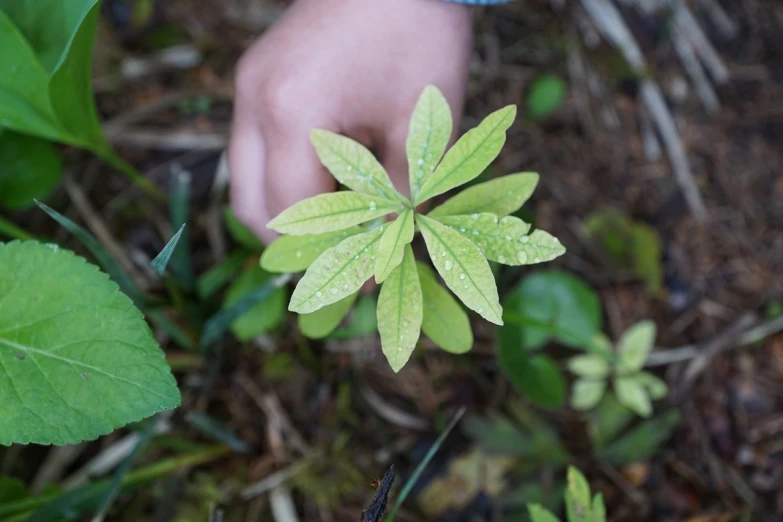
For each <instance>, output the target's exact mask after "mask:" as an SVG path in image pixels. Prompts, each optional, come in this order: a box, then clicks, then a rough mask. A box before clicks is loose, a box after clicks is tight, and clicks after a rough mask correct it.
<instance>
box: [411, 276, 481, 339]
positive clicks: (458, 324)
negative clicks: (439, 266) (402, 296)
mask: <svg viewBox="0 0 783 522" xmlns="http://www.w3.org/2000/svg"><path fill="white" fill-rule="evenodd" d="M417 268H418V270H419V282H421V293H422V298H423V300H424V318H423V320H422V323H421V331H422V332H423V333H424V335H426V336H427V337H429V338H430V339H432V341H433V342H434V343H435V344H437V345H438V346H440V347H441V348H443V349H444V350H446V351H447V352H451V353H465V352H468V351H470V349H471V347H472V346H473V331H472V330H471V328H470V319H469V318H468V314H466V313H465V310H464V309H463V308H462V306H460V304H459V303H458V302H457V301H456V300H455V299H454V298H453V297H452V296H451V294H450V293H449V291H448V290H446V289H445V288H443V287H442V286H441V285H440V283H438V281H437V279H436V278H435V273H434V272H433V271H432V269H431V268H430V267H429V266H427V265H425V264H424V263H418V264H417Z"/></svg>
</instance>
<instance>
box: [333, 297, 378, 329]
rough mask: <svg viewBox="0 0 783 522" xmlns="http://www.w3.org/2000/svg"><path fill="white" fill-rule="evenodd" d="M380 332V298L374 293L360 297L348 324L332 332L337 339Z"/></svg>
mask: <svg viewBox="0 0 783 522" xmlns="http://www.w3.org/2000/svg"><path fill="white" fill-rule="evenodd" d="M377 333H378V300H377V299H376V297H375V296H374V295H373V294H367V295H363V296H361V297H360V298H359V300H358V301H357V303H356V306H355V307H354V309H353V311H352V312H351V315H350V319H349V321H348V326H347V327H345V328H342V329H340V330H337V331H335V332H334V334H332V337H333V338H335V339H354V338H357V337H367V336H369V335H372V336H373V337H374V336H375V335H376V334H377Z"/></svg>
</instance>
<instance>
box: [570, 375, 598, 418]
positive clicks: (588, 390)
mask: <svg viewBox="0 0 783 522" xmlns="http://www.w3.org/2000/svg"><path fill="white" fill-rule="evenodd" d="M605 391H606V380H604V379H590V378H582V379H577V380H576V381H574V385H573V390H572V391H571V407H572V408H574V409H575V410H580V411H588V410H592V409H593V408H595V407H596V406H598V403H599V402H601V398H603V396H604V392H605Z"/></svg>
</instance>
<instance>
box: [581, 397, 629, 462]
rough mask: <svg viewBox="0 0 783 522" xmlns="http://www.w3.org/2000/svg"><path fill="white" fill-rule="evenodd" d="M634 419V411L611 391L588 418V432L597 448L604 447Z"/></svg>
mask: <svg viewBox="0 0 783 522" xmlns="http://www.w3.org/2000/svg"><path fill="white" fill-rule="evenodd" d="M633 419H634V415H633V412H631V410H629V409H628V408H626V407H625V406H623V405H622V404H620V403H619V402H617V399H616V398H615V397H614V395H612V394H611V393H607V394H605V395H604V399H603V400H602V401H601V403H600V404H599V405H598V408H596V409H595V410H594V411H593V412H591V413H590V418H589V419H588V432H589V434H590V440H591V441H592V443H593V447H594V448H595V449H600V448H603V447H604V446H605V445H606V444H607V443H608V442H609V441H611V440H612V439H614V438H615V437H616V436H617V435H618V434H619V433H620V432H621V431H623V430H624V429H625V428H626V427H627V426H628V424H630V423H631V421H632V420H633Z"/></svg>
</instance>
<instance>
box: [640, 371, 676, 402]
mask: <svg viewBox="0 0 783 522" xmlns="http://www.w3.org/2000/svg"><path fill="white" fill-rule="evenodd" d="M635 377H636V380H638V381H639V382H640V383H641V384H642V386H644V387H645V388H646V389H647V394H648V395H649V396H650V399H652V400H654V401H657V400H659V399H663V398H664V397H666V394H667V393H669V387H668V386H666V383H665V382H664V381H662V380H661V379H659V378H658V377H656V376H655V375H653V374H651V373H649V372H639V373H637V374H636V375H635Z"/></svg>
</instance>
